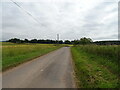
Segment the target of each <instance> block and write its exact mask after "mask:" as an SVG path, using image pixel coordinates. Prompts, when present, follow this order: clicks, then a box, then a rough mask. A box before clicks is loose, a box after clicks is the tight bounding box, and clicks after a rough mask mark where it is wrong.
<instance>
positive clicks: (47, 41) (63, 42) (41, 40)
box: [6, 37, 92, 44]
mask: <svg viewBox="0 0 120 90" xmlns="http://www.w3.org/2000/svg"><path fill="white" fill-rule="evenodd" d="M6 42H12V43H41V44H90V43H92V39H90V38H85V37H84V38H81V39H80V40H73V41H69V40H65V41H63V40H59V41H58V40H49V39H47V40H44V39H39V40H38V39H32V40H28V39H24V40H21V39H18V38H12V39H9V40H7V41H6Z"/></svg>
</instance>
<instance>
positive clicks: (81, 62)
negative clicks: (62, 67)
mask: <svg viewBox="0 0 120 90" xmlns="http://www.w3.org/2000/svg"><path fill="white" fill-rule="evenodd" d="M71 51H72V56H73V61H74V64H75V72H76V76H77V79H78V81H77V84H78V87H80V88H118V87H120V84H119V75H120V74H119V71H120V69H119V68H118V65H119V64H118V62H119V54H120V46H97V45H85V46H82V45H81V46H76V47H72V49H71Z"/></svg>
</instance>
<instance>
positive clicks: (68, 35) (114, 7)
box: [0, 0, 118, 41]
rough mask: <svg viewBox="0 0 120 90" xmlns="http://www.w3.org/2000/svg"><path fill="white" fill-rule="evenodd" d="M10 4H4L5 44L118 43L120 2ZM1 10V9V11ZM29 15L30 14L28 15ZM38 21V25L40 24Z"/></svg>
mask: <svg viewBox="0 0 120 90" xmlns="http://www.w3.org/2000/svg"><path fill="white" fill-rule="evenodd" d="M13 1H15V2H17V3H18V4H19V5H20V6H21V7H22V8H23V9H24V10H23V9H21V8H19V7H18V6H16V5H15V4H14V3H13V2H11V1H10V0H4V1H3V2H2V12H1V10H0V13H1V15H2V18H0V19H1V20H2V34H3V37H2V39H3V40H7V39H10V38H14V37H16V38H21V39H25V38H28V39H33V38H37V39H56V34H57V33H59V34H60V39H62V40H66V39H68V40H74V39H80V38H81V37H89V38H92V39H93V40H94V41H96V40H117V39H118V0H13ZM0 8H1V7H0ZM25 11H27V12H29V13H30V14H31V15H32V17H34V19H35V20H34V19H33V18H31V16H30V15H28V14H27V13H26V12H25ZM36 20H37V21H36Z"/></svg>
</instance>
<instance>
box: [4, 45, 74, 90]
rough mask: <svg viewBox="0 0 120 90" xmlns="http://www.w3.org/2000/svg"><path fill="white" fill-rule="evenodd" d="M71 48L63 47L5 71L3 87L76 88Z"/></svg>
mask: <svg viewBox="0 0 120 90" xmlns="http://www.w3.org/2000/svg"><path fill="white" fill-rule="evenodd" d="M73 77H74V76H73V67H72V60H71V55H70V48H69V47H63V48H61V49H59V50H56V51H53V52H51V53H49V54H47V55H44V56H41V57H39V58H37V59H34V60H32V61H29V62H27V63H24V64H22V65H19V66H18V67H15V68H13V69H11V70H8V71H6V72H4V73H3V81H2V82H3V83H2V84H3V88H74V87H75V82H74V78H73Z"/></svg>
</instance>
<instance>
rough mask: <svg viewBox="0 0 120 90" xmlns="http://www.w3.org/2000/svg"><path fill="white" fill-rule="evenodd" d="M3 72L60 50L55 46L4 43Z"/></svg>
mask: <svg viewBox="0 0 120 90" xmlns="http://www.w3.org/2000/svg"><path fill="white" fill-rule="evenodd" d="M1 47H2V70H3V71H4V70H6V69H8V68H10V67H14V66H16V65H18V64H21V63H23V62H25V61H28V60H31V59H33V58H36V57H38V56H41V55H44V54H46V53H49V52H51V51H53V50H56V49H58V48H60V47H61V46H60V45H59V46H56V45H53V44H13V43H6V42H4V43H2V46H1Z"/></svg>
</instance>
